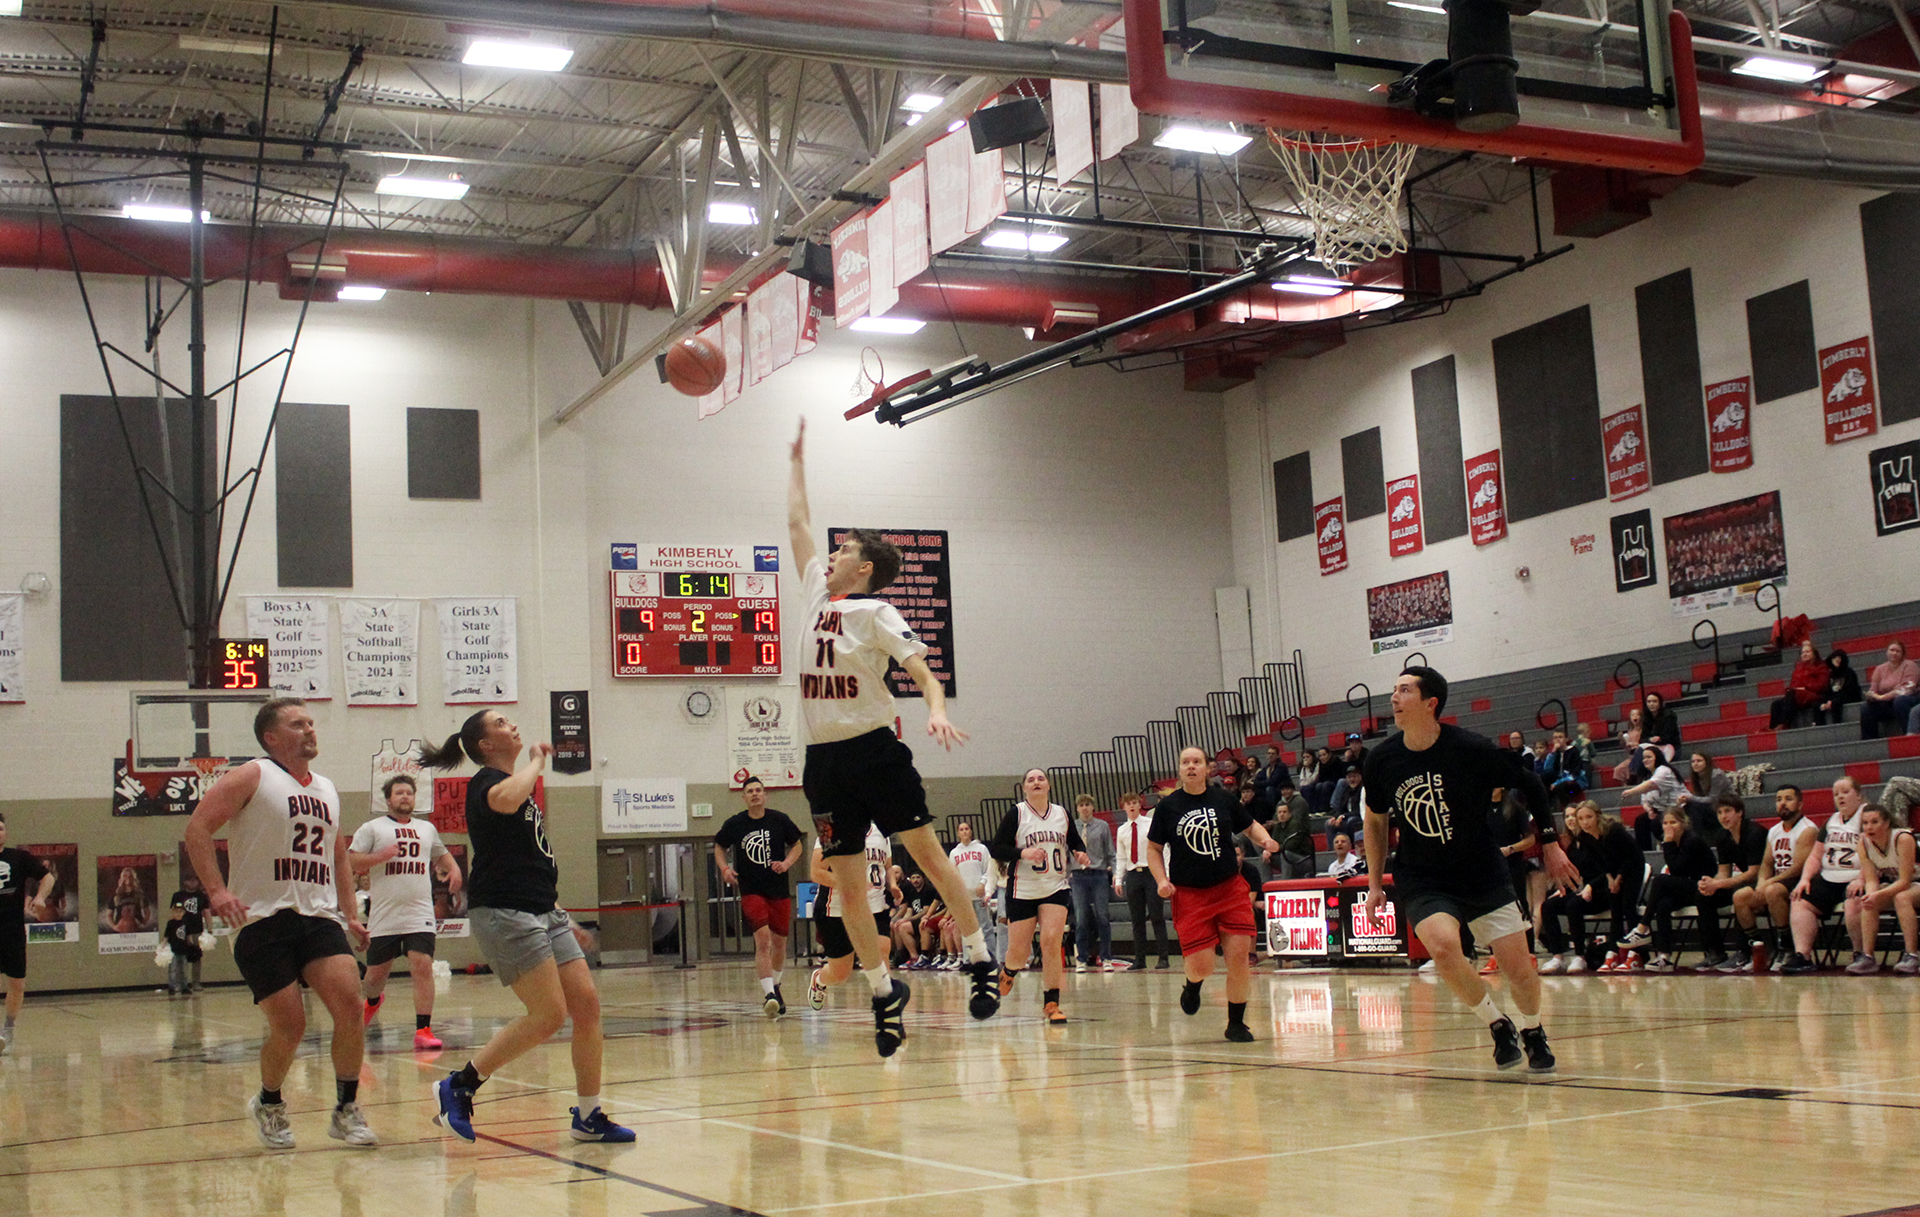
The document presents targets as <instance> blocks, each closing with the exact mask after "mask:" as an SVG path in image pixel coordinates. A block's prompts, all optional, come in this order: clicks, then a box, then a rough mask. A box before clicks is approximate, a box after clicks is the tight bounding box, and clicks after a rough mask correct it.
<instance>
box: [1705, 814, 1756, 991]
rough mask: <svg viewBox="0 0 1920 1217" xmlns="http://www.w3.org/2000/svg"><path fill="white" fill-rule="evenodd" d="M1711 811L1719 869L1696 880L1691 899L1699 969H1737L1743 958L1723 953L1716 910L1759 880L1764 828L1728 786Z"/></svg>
mask: <svg viewBox="0 0 1920 1217" xmlns="http://www.w3.org/2000/svg"><path fill="white" fill-rule="evenodd" d="M1713 814H1714V818H1715V819H1716V820H1718V821H1719V822H1720V832H1719V835H1718V836H1717V837H1716V838H1714V843H1713V851H1714V853H1715V854H1716V855H1718V856H1719V859H1720V873H1719V874H1717V875H1714V876H1713V877H1712V878H1709V879H1702V880H1701V881H1700V894H1699V895H1698V896H1697V897H1696V898H1695V899H1694V902H1693V903H1694V907H1695V908H1697V909H1699V910H1700V949H1701V950H1702V951H1704V952H1705V953H1706V958H1705V959H1704V960H1702V961H1701V964H1700V970H1701V971H1702V972H1704V971H1706V970H1707V969H1709V968H1711V969H1713V970H1714V971H1716V972H1738V971H1739V970H1740V965H1741V964H1742V963H1744V962H1747V961H1746V960H1741V959H1733V958H1730V957H1729V956H1728V955H1727V944H1726V936H1725V934H1723V933H1722V932H1721V929H1720V910H1721V909H1723V908H1726V907H1727V906H1728V905H1731V904H1732V903H1733V902H1734V899H1735V897H1737V896H1738V895H1739V894H1740V893H1741V892H1746V891H1752V890H1753V887H1754V885H1755V884H1756V883H1758V882H1759V881H1760V867H1761V865H1762V863H1763V862H1764V860H1765V859H1766V856H1767V830H1766V829H1764V828H1762V827H1760V826H1759V825H1758V824H1755V823H1754V822H1753V821H1751V820H1749V819H1747V803H1746V800H1745V799H1742V798H1741V797H1740V796H1739V795H1737V794H1734V793H1733V792H1732V791H1731V790H1729V791H1728V792H1727V793H1725V794H1723V795H1721V796H1719V798H1717V799H1715V800H1714V804H1713ZM1736 915H1737V914H1736ZM1749 918H1751V914H1749Z"/></svg>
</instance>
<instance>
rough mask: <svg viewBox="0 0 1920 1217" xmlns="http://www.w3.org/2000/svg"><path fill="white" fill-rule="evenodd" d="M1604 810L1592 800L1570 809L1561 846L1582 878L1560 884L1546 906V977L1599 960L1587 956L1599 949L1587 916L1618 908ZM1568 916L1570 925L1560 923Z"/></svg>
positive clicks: (1582, 969) (1543, 919)
mask: <svg viewBox="0 0 1920 1217" xmlns="http://www.w3.org/2000/svg"><path fill="white" fill-rule="evenodd" d="M1604 815H1605V813H1604V812H1602V811H1601V810H1600V805H1599V804H1598V803H1595V802H1594V801H1593V800H1591V799H1588V800H1587V801H1585V802H1583V803H1576V804H1575V805H1574V806H1572V807H1570V808H1568V809H1567V827H1566V829H1565V831H1564V833H1563V836H1562V842H1561V848H1562V849H1564V850H1565V851H1566V855H1567V860H1568V861H1569V862H1571V863H1573V865H1574V868H1575V869H1576V870H1578V871H1579V872H1580V878H1579V879H1577V880H1573V881H1571V882H1569V881H1565V880H1562V881H1561V882H1559V883H1557V884H1556V885H1555V886H1554V887H1553V889H1552V890H1551V891H1549V892H1548V893H1547V898H1546V900H1545V902H1544V903H1542V904H1541V906H1540V933H1541V936H1542V937H1543V938H1545V939H1546V944H1547V954H1548V959H1547V962H1546V963H1544V964H1542V965H1541V966H1540V972H1541V974H1542V975H1543V976H1557V975H1559V974H1561V973H1563V972H1564V973H1567V974H1568V975H1573V974H1577V973H1580V972H1585V971H1587V970H1588V969H1589V968H1590V967H1591V966H1592V965H1593V963H1595V962H1597V961H1594V960H1589V959H1588V958H1587V954H1588V952H1590V951H1591V950H1592V949H1593V948H1592V946H1591V945H1590V944H1589V943H1588V941H1587V922H1586V919H1587V918H1588V917H1590V916H1592V915H1593V914H1595V913H1604V912H1606V911H1608V910H1609V909H1611V908H1612V907H1613V894H1612V893H1611V892H1609V891H1608V890H1607V868H1606V865H1605V863H1604V862H1603V861H1602V860H1601V857H1600V835H1601V831H1602V829H1601V819H1602V817H1603V816H1604ZM1628 844H1632V842H1631V841H1629V842H1628ZM1563 917H1564V918H1566V925H1565V926H1564V927H1563V926H1562V925H1561V922H1560V919H1561V918H1563Z"/></svg>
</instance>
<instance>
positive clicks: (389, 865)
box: [347, 773, 461, 1052]
mask: <svg viewBox="0 0 1920 1217" xmlns="http://www.w3.org/2000/svg"><path fill="white" fill-rule="evenodd" d="M380 794H381V797H383V798H384V799H386V802H387V814H386V815H384V816H380V817H377V818H375V819H372V820H368V821H367V822H366V823H365V824H362V825H361V826H360V828H359V830H358V831H356V832H355V833H354V834H353V843H352V844H351V845H350V846H348V848H347V859H348V861H349V862H351V863H352V864H353V869H354V873H355V874H363V875H366V876H367V879H368V885H369V890H368V896H369V898H370V907H369V910H368V913H367V932H368V933H369V934H371V935H373V945H372V946H370V947H368V948H367V972H366V975H365V976H362V977H361V978H360V995H361V997H362V998H364V999H365V1001H366V1006H365V1008H364V1010H363V1011H362V1015H361V1018H362V1021H363V1022H366V1023H368V1024H371V1023H372V1022H373V1016H374V1015H376V1014H378V1013H379V1012H380V1006H381V1004H382V1003H383V1002H384V1001H385V1000H386V988H387V976H388V974H389V973H391V972H392V971H393V963H394V961H395V960H396V959H398V958H400V956H402V955H405V956H406V957H407V969H408V971H409V972H410V973H411V975H412V977H413V1046H414V1047H415V1048H416V1049H419V1050H421V1051H424V1052H431V1051H433V1050H434V1049H436V1048H442V1047H445V1045H444V1044H442V1043H441V1042H440V1037H439V1036H437V1035H435V1034H434V1033H433V948H434V942H435V931H436V929H437V928H438V925H439V922H438V920H437V919H436V918H435V917H434V915H433V880H434V876H436V875H438V876H439V877H440V879H441V880H442V881H443V882H445V883H446V885H447V888H448V890H449V891H452V892H458V891H459V890H460V882H461V880H460V867H459V866H458V865H457V864H455V862H454V860H453V855H452V854H450V853H448V852H447V847H446V846H445V845H443V844H441V842H440V833H439V830H437V829H435V828H434V826H433V825H432V824H431V823H429V822H428V821H426V820H416V819H414V817H413V801H414V797H415V786H414V780H413V779H412V778H411V777H408V776H407V775H406V774H404V773H402V774H397V775H395V776H393V777H391V778H388V779H387V783H386V785H385V786H383V787H381V790H380Z"/></svg>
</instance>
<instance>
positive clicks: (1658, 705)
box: [1640, 689, 1680, 760]
mask: <svg viewBox="0 0 1920 1217" xmlns="http://www.w3.org/2000/svg"><path fill="white" fill-rule="evenodd" d="M1640 731H1641V735H1640V742H1641V743H1642V744H1658V745H1660V752H1661V754H1662V755H1664V756H1665V757H1666V758H1667V759H1668V760H1672V759H1673V758H1674V757H1675V756H1677V755H1679V750H1680V720H1679V718H1677V717H1676V716H1675V715H1674V713H1673V711H1671V710H1669V709H1667V699H1666V698H1664V697H1662V696H1660V694H1658V693H1656V692H1654V691H1653V690H1652V689H1648V690H1647V691H1646V692H1645V693H1644V694H1642V695H1641V697H1640Z"/></svg>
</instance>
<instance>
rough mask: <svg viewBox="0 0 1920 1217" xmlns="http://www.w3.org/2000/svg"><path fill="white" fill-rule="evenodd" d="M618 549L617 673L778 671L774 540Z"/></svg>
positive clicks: (612, 578) (614, 579)
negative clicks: (752, 543)
mask: <svg viewBox="0 0 1920 1217" xmlns="http://www.w3.org/2000/svg"><path fill="white" fill-rule="evenodd" d="M613 552H614V564H615V569H613V570H611V571H609V572H608V584H607V586H608V594H609V600H610V608H611V613H610V617H611V622H612V626H613V674H614V675H615V676H776V675H778V674H779V672H780V576H779V573H778V567H779V550H778V549H777V548H774V547H772V546H683V545H653V546H645V545H616V546H615V547H614V551H613ZM623 566H624V567H625V568H624V569H623ZM756 567H758V568H760V569H756ZM769 567H770V568H772V569H767V568H769Z"/></svg>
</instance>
